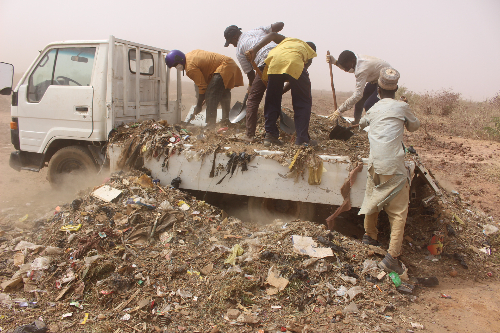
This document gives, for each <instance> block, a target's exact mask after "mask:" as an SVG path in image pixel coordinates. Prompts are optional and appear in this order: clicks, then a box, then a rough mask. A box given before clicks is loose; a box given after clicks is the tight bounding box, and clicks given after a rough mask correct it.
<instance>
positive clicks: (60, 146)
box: [0, 36, 182, 183]
mask: <svg viewBox="0 0 500 333" xmlns="http://www.w3.org/2000/svg"><path fill="white" fill-rule="evenodd" d="M168 52H169V51H168V50H165V49H161V48H155V47H151V46H147V45H142V44H138V43H133V42H129V41H125V40H121V39H117V38H115V37H113V36H110V38H109V39H108V40H99V41H65V42H54V43H51V44H49V45H47V46H46V47H45V48H44V49H43V50H42V51H41V52H40V54H39V56H38V57H37V58H36V59H35V61H34V62H33V63H32V65H31V66H30V67H29V68H28V70H27V71H26V72H25V74H24V75H23V77H22V78H21V80H20V81H19V83H18V84H17V86H16V87H15V88H14V89H12V107H11V115H12V122H11V141H12V144H13V145H14V148H15V151H14V152H12V153H11V156H10V166H11V167H12V168H14V169H16V170H18V171H20V170H31V171H39V170H40V169H41V168H43V167H45V166H48V168H49V170H48V179H49V181H51V182H52V183H57V179H58V177H59V175H60V174H64V173H74V172H81V171H95V169H97V168H99V167H100V166H101V165H103V164H105V163H106V157H105V156H106V154H105V149H104V147H105V146H106V143H107V140H108V135H109V134H110V132H111V131H112V130H113V128H115V127H116V126H118V125H120V124H122V123H128V122H133V121H139V120H146V119H155V120H160V119H165V120H167V121H168V122H169V123H176V122H178V121H180V112H181V109H180V107H181V96H182V92H181V88H180V87H181V85H180V72H178V73H177V86H176V87H177V89H176V94H177V98H176V99H173V98H169V81H170V69H168V68H167V67H166V66H165V62H164V57H165V55H166V54H167V53H168ZM137 59H139V61H137ZM9 66H10V67H9ZM9 68H11V70H9ZM0 73H1V76H2V79H0V83H1V85H2V87H1V88H0V90H2V89H3V90H2V93H3V94H8V93H10V89H11V88H12V75H13V68H12V65H10V64H4V63H2V64H0ZM9 74H10V79H9ZM9 80H10V85H11V86H10V87H9V86H8V82H9ZM4 86H5V87H4ZM169 99H171V100H169Z"/></svg>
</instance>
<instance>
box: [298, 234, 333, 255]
mask: <svg viewBox="0 0 500 333" xmlns="http://www.w3.org/2000/svg"><path fill="white" fill-rule="evenodd" d="M292 242H293V249H294V250H295V251H296V252H297V253H300V254H305V255H308V256H310V257H314V258H325V257H331V256H333V251H332V249H331V248H319V247H318V245H317V244H316V242H315V241H314V240H313V239H312V237H302V236H298V235H293V236H292Z"/></svg>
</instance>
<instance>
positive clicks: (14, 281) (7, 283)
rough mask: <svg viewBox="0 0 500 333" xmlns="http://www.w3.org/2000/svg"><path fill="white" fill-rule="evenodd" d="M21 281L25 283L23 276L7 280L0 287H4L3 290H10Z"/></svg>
mask: <svg viewBox="0 0 500 333" xmlns="http://www.w3.org/2000/svg"><path fill="white" fill-rule="evenodd" d="M20 283H23V277H22V276H18V277H17V278H15V279H11V280H8V281H5V282H2V284H1V285H0V287H2V289H3V291H9V290H10V289H14V288H16V287H17V286H18V285H19V284H20Z"/></svg>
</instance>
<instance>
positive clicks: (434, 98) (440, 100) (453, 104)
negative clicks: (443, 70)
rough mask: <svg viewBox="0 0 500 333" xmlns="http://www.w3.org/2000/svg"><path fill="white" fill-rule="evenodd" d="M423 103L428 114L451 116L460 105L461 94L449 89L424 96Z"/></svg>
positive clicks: (427, 93)
mask: <svg viewBox="0 0 500 333" xmlns="http://www.w3.org/2000/svg"><path fill="white" fill-rule="evenodd" d="M421 102H422V103H424V104H425V106H424V110H425V113H426V114H438V115H441V116H449V115H450V114H451V113H452V112H453V111H454V110H456V108H457V107H458V105H459V102H460V93H455V92H453V91H451V90H449V89H448V90H445V89H443V90H440V91H437V92H426V93H425V94H423V95H422V101H421Z"/></svg>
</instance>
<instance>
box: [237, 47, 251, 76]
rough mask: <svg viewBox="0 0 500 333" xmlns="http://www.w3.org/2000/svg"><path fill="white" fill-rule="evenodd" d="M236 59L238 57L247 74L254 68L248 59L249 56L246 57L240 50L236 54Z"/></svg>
mask: <svg viewBox="0 0 500 333" xmlns="http://www.w3.org/2000/svg"><path fill="white" fill-rule="evenodd" d="M236 59H238V62H239V63H240V66H241V69H242V70H243V72H244V73H245V74H247V73H249V72H251V71H252V70H253V67H252V65H251V64H250V62H249V61H248V60H247V57H245V55H244V54H241V53H239V52H238V54H236Z"/></svg>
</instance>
